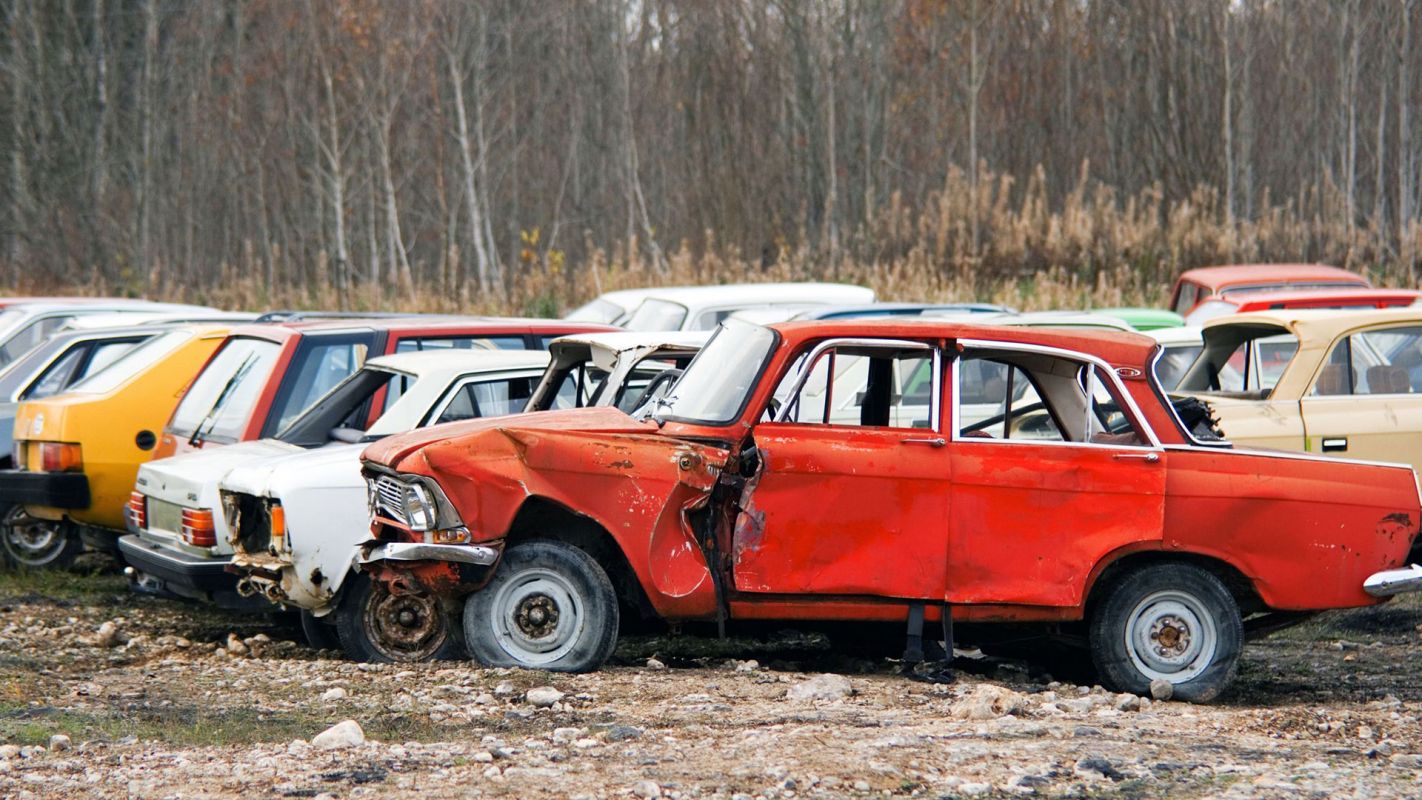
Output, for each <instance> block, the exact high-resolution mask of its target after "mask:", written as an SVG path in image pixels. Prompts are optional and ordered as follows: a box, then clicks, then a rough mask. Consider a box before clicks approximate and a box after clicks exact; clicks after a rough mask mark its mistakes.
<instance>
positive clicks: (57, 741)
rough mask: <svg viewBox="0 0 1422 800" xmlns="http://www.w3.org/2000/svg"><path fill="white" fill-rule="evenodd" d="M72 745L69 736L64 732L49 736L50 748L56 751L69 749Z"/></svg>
mask: <svg viewBox="0 0 1422 800" xmlns="http://www.w3.org/2000/svg"><path fill="white" fill-rule="evenodd" d="M72 746H73V745H72V744H71V742H70V741H69V737H68V736H65V735H64V734H62V733H56V734H54V735H53V736H51V737H49V749H50V750H53V751H55V752H59V751H61V750H68V749H69V748H70V747H72Z"/></svg>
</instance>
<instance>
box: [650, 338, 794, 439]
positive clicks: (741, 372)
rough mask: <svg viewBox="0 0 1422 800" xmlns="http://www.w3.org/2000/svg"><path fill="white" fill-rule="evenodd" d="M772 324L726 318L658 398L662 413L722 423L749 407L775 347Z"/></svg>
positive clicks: (710, 422) (686, 418)
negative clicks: (665, 395)
mask: <svg viewBox="0 0 1422 800" xmlns="http://www.w3.org/2000/svg"><path fill="white" fill-rule="evenodd" d="M775 341H776V335H775V332H774V331H772V330H770V329H769V328H762V327H761V326H759V325H752V324H750V323H749V322H742V321H740V320H735V319H731V320H726V321H725V322H723V323H722V324H721V327H720V328H719V329H718V330H717V331H716V333H715V334H714V335H712V337H711V340H710V341H708V342H707V343H706V346H705V347H704V348H702V349H701V352H700V353H698V354H697V356H696V358H695V359H693V360H692V362H691V364H690V365H689V366H687V368H686V372H685V374H683V375H682V376H681V380H679V381H677V382H676V385H675V386H673V387H672V388H671V392H670V393H669V394H668V396H667V399H666V400H662V401H658V406H657V408H658V411H659V412H660V414H659V416H660V417H661V418H662V419H676V420H680V421H683V422H695V423H703V424H707V425H723V424H725V423H728V422H731V421H732V420H734V419H735V418H736V417H737V416H739V415H740V413H741V411H742V410H744V409H745V406H746V402H747V401H748V400H749V399H750V393H751V389H753V388H755V384H756V380H757V379H758V378H759V377H760V371H761V370H762V369H764V368H765V364H766V361H768V360H769V359H770V354H771V352H772V351H773V350H774V349H775Z"/></svg>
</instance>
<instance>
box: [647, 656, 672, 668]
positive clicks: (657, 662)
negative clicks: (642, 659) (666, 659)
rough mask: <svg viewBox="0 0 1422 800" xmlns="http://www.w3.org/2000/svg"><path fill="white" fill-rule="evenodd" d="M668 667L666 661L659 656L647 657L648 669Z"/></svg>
mask: <svg viewBox="0 0 1422 800" xmlns="http://www.w3.org/2000/svg"><path fill="white" fill-rule="evenodd" d="M666 668H667V665H666V664H664V663H662V660H661V659H659V658H657V657H655V656H653V657H652V658H649V659H647V669H666Z"/></svg>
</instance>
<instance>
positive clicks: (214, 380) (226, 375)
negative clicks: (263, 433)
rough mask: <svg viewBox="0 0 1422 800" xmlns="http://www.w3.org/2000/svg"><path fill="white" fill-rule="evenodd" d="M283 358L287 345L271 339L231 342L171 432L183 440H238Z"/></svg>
mask: <svg viewBox="0 0 1422 800" xmlns="http://www.w3.org/2000/svg"><path fill="white" fill-rule="evenodd" d="M280 354H281V345H279V344H277V343H276V342H270V341H267V340H266V339H248V338H242V337H238V338H231V339H228V340H227V341H226V342H224V343H223V345H222V349H221V350H218V351H217V355H215V356H213V357H212V360H211V361H209V362H207V366H206V367H203V370H202V372H200V373H198V376H197V379H196V380H194V381H193V385H192V387H191V388H189V389H188V392H187V394H185V395H184V396H183V401H182V402H181V403H179V404H178V409H177V410H176V411H174V412H173V419H172V421H171V422H170V423H169V424H168V430H169V431H170V432H171V433H173V434H175V435H178V436H188V437H193V438H203V439H213V440H216V441H224V442H235V441H237V439H238V437H240V436H241V435H242V429H243V428H244V427H245V426H246V422H247V418H248V416H249V415H250V414H251V413H252V406H253V405H255V404H256V402H257V397H258V396H259V395H260V394H261V391H262V387H264V386H266V384H267V378H268V377H269V376H270V375H271V373H272V367H273V366H275V365H276V361H277V357H278V356H279V355H280ZM199 428H201V430H199ZM199 434H200V435H199Z"/></svg>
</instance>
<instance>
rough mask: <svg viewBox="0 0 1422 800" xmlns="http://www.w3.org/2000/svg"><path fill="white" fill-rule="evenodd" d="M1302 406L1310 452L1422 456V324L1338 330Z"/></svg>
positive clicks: (1413, 459) (1400, 458)
mask: <svg viewBox="0 0 1422 800" xmlns="http://www.w3.org/2000/svg"><path fill="white" fill-rule="evenodd" d="M1299 407H1300V411H1301V413H1302V416H1303V425H1304V431H1305V436H1306V441H1307V445H1306V449H1308V450H1309V451H1311V452H1315V453H1324V454H1327V455H1337V456H1342V457H1346V458H1364V459H1371V460H1375V461H1396V462H1400V463H1404V464H1412V465H1413V466H1414V467H1415V466H1416V465H1417V464H1418V463H1422V326H1418V325H1410V326H1407V325H1404V326H1395V327H1389V328H1372V329H1369V330H1366V331H1360V332H1357V333H1353V334H1351V335H1348V336H1344V337H1341V338H1339V340H1338V341H1336V342H1334V344H1333V347H1332V349H1331V350H1330V351H1329V354H1328V358H1327V359H1326V360H1325V361H1324V365H1323V367H1321V368H1320V369H1319V372H1318V375H1316V376H1314V382H1313V386H1312V388H1311V389H1310V390H1309V393H1308V394H1307V395H1305V396H1304V397H1303V398H1302V399H1301V400H1300V402H1299Z"/></svg>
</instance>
